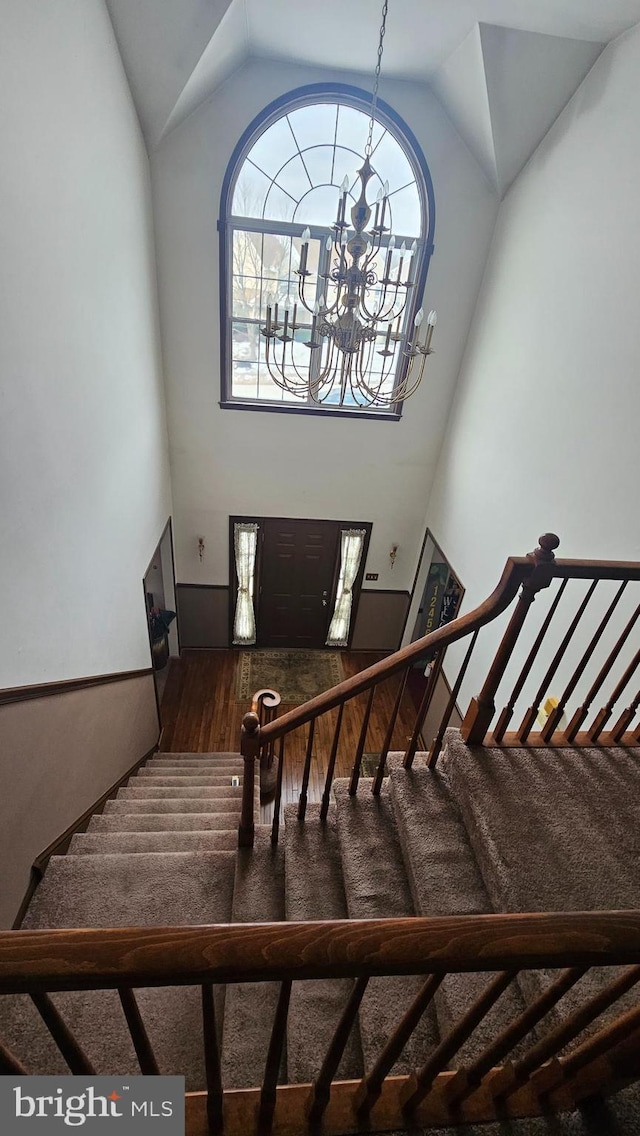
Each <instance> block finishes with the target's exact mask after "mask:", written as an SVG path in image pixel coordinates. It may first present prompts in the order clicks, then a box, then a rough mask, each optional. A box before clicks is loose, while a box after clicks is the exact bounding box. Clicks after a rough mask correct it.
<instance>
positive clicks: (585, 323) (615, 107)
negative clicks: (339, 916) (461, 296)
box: [427, 28, 640, 707]
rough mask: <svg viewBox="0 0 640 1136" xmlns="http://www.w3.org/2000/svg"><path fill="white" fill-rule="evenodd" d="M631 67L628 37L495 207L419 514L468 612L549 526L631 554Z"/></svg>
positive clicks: (639, 338)
mask: <svg viewBox="0 0 640 1136" xmlns="http://www.w3.org/2000/svg"><path fill="white" fill-rule="evenodd" d="M639 73H640V29H639V28H635V29H633V30H632V31H631V32H629V33H627V34H626V35H624V36H623V37H621V38H620V39H618V40H617V41H616V42H614V43H613V44H611V45H610V46H609V47H608V48H607V49H606V50H605V51H604V53H603V54H602V56H601V57H600V59H599V60H598V61H597V62H596V64H595V66H594V67H593V69H592V71H591V72H590V73H589V75H588V76H587V78H586V79H585V81H584V82H583V84H582V86H581V87H580V88H579V90H578V92H577V93H576V95H575V96H574V98H573V99H572V101H571V102H570V103H569V105H568V107H567V108H566V110H565V111H564V112H563V114H562V115H561V116H560V118H559V119H558V120H557V122H556V124H555V125H554V127H553V128H552V130H551V131H550V133H549V134H548V135H547V137H546V138H545V140H544V141H543V142H542V144H541V145H540V147H539V148H538V150H537V151H536V153H535V155H534V156H533V158H532V159H531V161H530V162H529V164H528V166H527V167H526V168H525V169H524V171H523V172H522V174H521V175H520V176H519V177H518V179H517V181H516V182H515V184H514V186H513V187H512V189H511V191H510V192H509V194H508V195H507V197H506V199H505V201H504V202H503V204H502V206H501V209H500V215H499V218H498V223H497V226H496V231H495V236H494V241H493V246H492V254H491V258H490V262H489V265H488V267H487V272H486V276H485V280H484V283H483V287H482V291H481V295H480V299H479V302H478V308H477V311H476V315H475V320H474V324H473V328H472V332H471V335H470V339H469V345H468V349H467V353H466V359H465V363H464V366H463V371H462V374H461V380H460V385H459V387H458V390H457V393H456V400H455V404H454V407H453V411H452V415H451V420H450V424H449V430H448V435H447V439H446V442H445V445H444V448H443V452H442V456H441V459H440V463H439V466H438V472H437V477H436V482H435V485H434V490H433V493H432V496H431V500H430V502H429V507H428V514H427V520H428V524H429V527H430V528H431V529H432V530H433V533H434V535H435V537H436V538H437V540H438V541H439V542H440V544H441V546H442V548H443V550H444V551H445V553H446V555H447V557H448V558H449V559H450V561H451V563H452V564H453V565H454V566H455V568H456V571H457V572H458V573H459V575H460V578H461V579H462V581H463V583H464V584H465V586H466V588H467V592H466V596H465V601H464V608H463V610H464V611H468V610H469V609H470V608H471V607H474V606H475V605H476V604H477V603H478V602H479V601H480V600H481V599H484V598H485V596H487V595H488V594H489V592H490V591H491V590H492V588H493V586H494V584H495V583H496V582H497V580H498V578H499V575H500V571H501V568H502V565H503V563H504V560H505V558H506V557H507V555H508V554H511V553H513V554H518V555H522V554H524V553H526V552H527V551H529V550H530V549H531V548H532V547H533V546H534V544H535V543H536V538H537V536H538V535H539V534H540V533H542V532H545V531H549V530H551V531H554V532H556V533H558V535H559V536H560V537H561V546H560V550H559V555H563V556H565V557H587V558H613V559H632V560H639V559H640V528H639V526H638V507H637V496H638V484H639V482H640V447H639V446H638V422H639V421H640V383H639V382H638V374H639V372H640V331H639V328H640V324H639V322H638V313H637V296H638V265H639V264H640V225H639V224H638V184H639V181H640V133H639V132H638V121H639V120H640V84H639V82H638V75H639ZM636 599H637V597H636ZM536 606H541V605H536ZM575 606H577V605H576V604H575V601H574V610H575ZM479 648H480V649H479V652H478V655H477V657H476V663H475V664H474V665H473V666H472V667H471V668H470V672H469V676H470V677H469V680H468V681H467V682H466V683H465V686H464V688H463V692H462V697H461V705H462V706H463V707H464V706H466V704H467V702H468V698H469V696H470V695H471V694H473V693H475V692H476V690H477V687H478V685H479V681H480V678H481V676H483V674H484V672H485V670H486V663H487V654H486V650H484V649H483V647H482V636H481V638H480V640H479ZM457 657H459V655H456V654H455V653H454V654H453V659H455V658H457ZM451 671H453V667H451ZM554 693H555V691H554Z"/></svg>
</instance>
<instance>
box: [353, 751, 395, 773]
mask: <svg viewBox="0 0 640 1136" xmlns="http://www.w3.org/2000/svg"><path fill="white" fill-rule="evenodd" d="M379 763H380V754H379V753H363V755H362V761H361V763H360V773H361V775H362V776H363V777H375V776H376V774H377V772H378V765H379ZM384 776H385V777H388V776H389V769H388V767H387V763H386V761H385V763H384Z"/></svg>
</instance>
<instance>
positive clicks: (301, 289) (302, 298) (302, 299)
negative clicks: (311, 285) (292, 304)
mask: <svg viewBox="0 0 640 1136" xmlns="http://www.w3.org/2000/svg"><path fill="white" fill-rule="evenodd" d="M298 299H299V300H300V303H301V304H302V306H303V308H304V309H305V311H306V312H308V313H309V315H311V316H312V315H313V307H310V306H309V304H308V303H307V300H306V295H305V278H304V277H302V276H301V277H300V279H299V281H298ZM314 303H315V301H314Z"/></svg>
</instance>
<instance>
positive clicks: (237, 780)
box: [231, 777, 240, 789]
mask: <svg viewBox="0 0 640 1136" xmlns="http://www.w3.org/2000/svg"><path fill="white" fill-rule="evenodd" d="M231 788H232V789H239V788H240V778H239V777H232V778H231Z"/></svg>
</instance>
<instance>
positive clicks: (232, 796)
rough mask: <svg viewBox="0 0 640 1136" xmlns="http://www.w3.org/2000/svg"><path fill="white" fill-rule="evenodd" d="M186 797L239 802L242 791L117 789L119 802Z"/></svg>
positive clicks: (155, 787) (134, 786)
mask: <svg viewBox="0 0 640 1136" xmlns="http://www.w3.org/2000/svg"><path fill="white" fill-rule="evenodd" d="M186 797H194V798H202V799H203V800H206V801H223V802H225V805H224V807H226V804H227V802H230V801H241V800H242V789H233V788H232V787H231V786H230V785H224V786H222V785H190V784H186V785H172V786H167V785H160V786H158V785H153V784H152V785H149V786H147V785H146V783H145V784H144V785H140V786H138V785H137V784H135V783H134V784H132V785H129V786H128V787H127V788H126V789H118V799H119V800H121V799H122V800H136V799H141V800H142V799H146V800H150V799H151V798H157V799H158V800H172V799H173V800H176V799H178V800H182V799H184V798H186Z"/></svg>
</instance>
